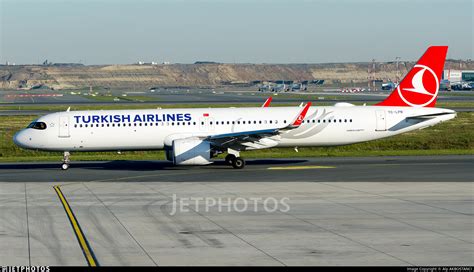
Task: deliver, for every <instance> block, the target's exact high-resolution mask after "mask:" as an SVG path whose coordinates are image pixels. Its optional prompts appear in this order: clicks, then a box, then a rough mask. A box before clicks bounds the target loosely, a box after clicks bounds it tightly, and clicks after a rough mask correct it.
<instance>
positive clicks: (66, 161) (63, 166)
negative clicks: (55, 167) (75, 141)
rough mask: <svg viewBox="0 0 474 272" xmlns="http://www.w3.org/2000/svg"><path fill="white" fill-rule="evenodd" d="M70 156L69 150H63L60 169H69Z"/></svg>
mask: <svg viewBox="0 0 474 272" xmlns="http://www.w3.org/2000/svg"><path fill="white" fill-rule="evenodd" d="M70 156H71V153H69V151H64V156H63V164H61V169H62V170H68V169H69V163H70V162H71V160H70V159H69V157H70Z"/></svg>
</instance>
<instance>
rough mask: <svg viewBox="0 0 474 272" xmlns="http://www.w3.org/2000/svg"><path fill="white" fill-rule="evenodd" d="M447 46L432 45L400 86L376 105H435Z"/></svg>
mask: <svg viewBox="0 0 474 272" xmlns="http://www.w3.org/2000/svg"><path fill="white" fill-rule="evenodd" d="M447 52H448V47H447V46H430V47H429V48H428V49H427V50H426V52H425V54H423V56H422V57H421V58H420V59H419V60H418V62H417V63H416V65H415V66H414V67H413V68H412V69H411V70H410V72H408V74H407V75H406V76H405V78H404V79H403V80H402V81H401V82H400V84H398V87H397V88H396V89H395V90H393V92H392V93H391V94H390V95H389V96H388V97H387V98H386V99H385V100H384V101H382V102H380V103H378V104H376V106H405V107H434V106H435V104H436V97H437V96H438V90H439V82H440V80H441V73H442V72H443V67H444V61H445V60H446V54H447Z"/></svg>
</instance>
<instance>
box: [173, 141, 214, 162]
mask: <svg viewBox="0 0 474 272" xmlns="http://www.w3.org/2000/svg"><path fill="white" fill-rule="evenodd" d="M170 151H171V152H172V154H170V155H171V157H172V160H173V163H174V164H175V165H206V164H210V163H212V162H211V143H209V142H207V141H203V140H200V139H197V138H185V139H176V140H174V141H173V144H172V147H171V150H170Z"/></svg>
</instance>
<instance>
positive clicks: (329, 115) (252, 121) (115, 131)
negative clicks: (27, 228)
mask: <svg viewBox="0 0 474 272" xmlns="http://www.w3.org/2000/svg"><path fill="white" fill-rule="evenodd" d="M300 110H301V108H299V107H271V108H260V107H258V108H200V109H150V110H103V111H68V112H57V113H52V114H48V115H45V116H42V117H40V118H39V119H38V120H37V121H40V122H44V123H45V124H46V129H41V130H40V129H34V128H27V129H23V130H22V131H20V132H19V133H17V134H16V135H15V137H14V141H15V143H16V144H17V145H19V146H21V147H23V148H29V149H38V150H48V151H116V150H120V151H122V150H154V149H163V148H165V146H169V145H171V144H172V141H173V140H174V139H180V138H187V137H193V136H196V137H205V136H210V135H218V134H225V133H233V132H240V131H252V130H262V129H272V128H284V127H286V126H288V125H289V124H290V123H291V122H293V121H294V120H293V119H294V118H295V116H297V114H298V112H299V111H300ZM440 113H442V114H441V115H436V114H440ZM430 114H434V115H436V116H435V117H433V118H426V119H423V120H419V119H410V118H408V119H407V117H413V116H420V115H430ZM455 115H456V113H455V112H454V111H452V110H448V109H441V108H415V107H382V106H351V105H341V106H331V107H318V106H313V107H311V108H310V109H309V111H308V113H307V115H306V117H305V119H304V121H303V124H302V125H301V126H300V127H298V128H296V129H293V130H289V131H284V132H282V133H281V134H279V135H275V136H271V137H270V138H268V139H265V140H264V141H262V142H261V143H258V144H251V145H248V147H247V148H246V149H260V148H270V147H275V146H279V147H280V146H281V147H284V146H330V145H345V144H352V143H357V142H364V141H370V140H375V139H380V138H385V137H389V136H393V135H397V134H400V133H404V132H407V131H412V130H416V129H421V128H425V127H428V126H432V125H435V124H437V123H439V122H442V121H446V120H449V119H452V118H454V117H455ZM137 116H139V117H137Z"/></svg>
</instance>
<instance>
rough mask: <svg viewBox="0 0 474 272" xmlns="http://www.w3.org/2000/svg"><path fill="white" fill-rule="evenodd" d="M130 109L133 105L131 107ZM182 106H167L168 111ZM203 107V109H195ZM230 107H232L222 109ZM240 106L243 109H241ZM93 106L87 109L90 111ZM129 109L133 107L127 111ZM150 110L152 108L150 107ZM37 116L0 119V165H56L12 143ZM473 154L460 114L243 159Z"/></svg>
mask: <svg viewBox="0 0 474 272" xmlns="http://www.w3.org/2000/svg"><path fill="white" fill-rule="evenodd" d="M131 106H132V105H131ZM177 106H180V107H183V105H170V107H177ZM198 106H200V107H205V105H198ZM223 106H226V107H229V106H231V105H223ZM240 106H242V105H240ZM90 107H92V106H88V108H89V109H90ZM123 107H125V106H123ZM126 108H132V107H128V106H127V107H126ZM149 108H151V106H149ZM37 117H38V116H0V161H3V162H6V161H59V160H60V159H61V158H62V154H60V153H59V152H42V151H32V150H23V149H21V148H19V147H17V146H15V145H14V144H13V142H12V137H13V135H14V134H15V133H16V132H17V131H19V130H20V129H22V128H24V127H26V126H27V125H28V124H29V123H30V122H31V120H33V119H35V118H37ZM436 154H443V155H448V154H474V112H461V113H459V114H458V117H457V118H455V119H454V120H451V121H449V122H445V123H442V124H439V125H436V126H434V127H431V128H427V129H424V130H419V131H414V132H409V133H405V134H402V135H398V136H395V137H391V138H387V139H381V140H377V141H371V142H366V143H359V144H354V145H348V146H337V147H300V148H299V152H298V153H296V152H295V151H294V150H293V149H292V148H273V149H264V150H257V151H249V152H244V153H243V156H244V157H246V158H257V157H265V158H285V157H319V156H382V155H436ZM72 156H73V157H72V158H73V160H76V161H79V160H157V159H164V152H163V151H135V152H122V154H117V153H115V152H104V153H97V152H83V153H79V152H78V153H73V154H72Z"/></svg>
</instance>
